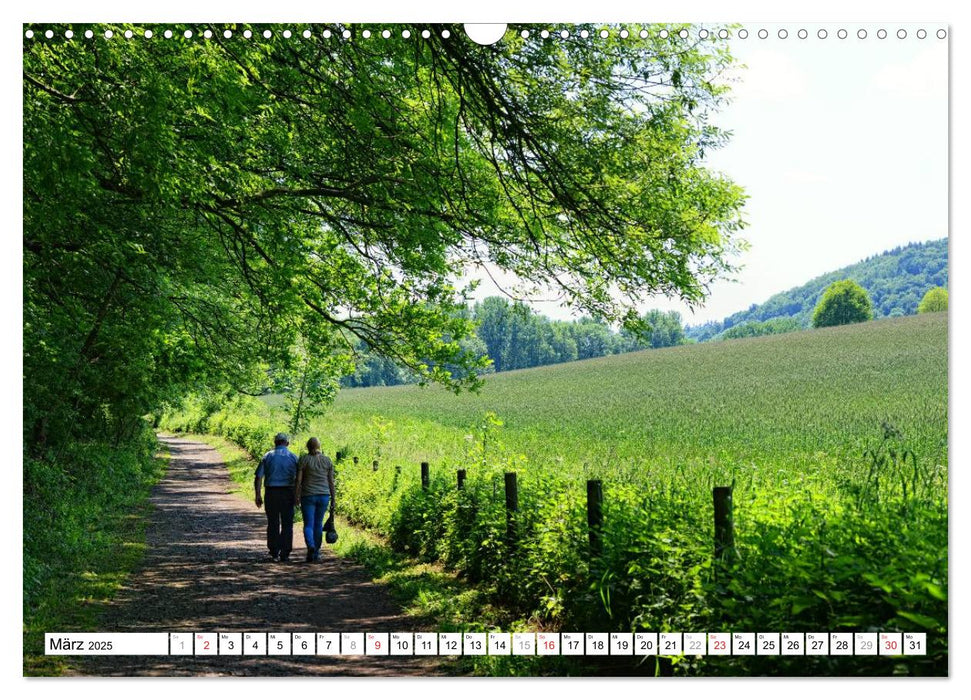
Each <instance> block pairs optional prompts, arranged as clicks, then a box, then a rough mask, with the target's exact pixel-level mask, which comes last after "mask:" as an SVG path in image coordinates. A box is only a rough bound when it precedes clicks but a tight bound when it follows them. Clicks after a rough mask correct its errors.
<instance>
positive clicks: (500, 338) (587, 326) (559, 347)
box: [277, 297, 687, 389]
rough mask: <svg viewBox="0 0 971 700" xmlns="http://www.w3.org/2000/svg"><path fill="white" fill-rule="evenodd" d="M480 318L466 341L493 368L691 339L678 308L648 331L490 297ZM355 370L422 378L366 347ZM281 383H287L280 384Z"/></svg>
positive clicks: (381, 381)
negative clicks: (556, 316) (549, 313)
mask: <svg viewBox="0 0 971 700" xmlns="http://www.w3.org/2000/svg"><path fill="white" fill-rule="evenodd" d="M465 315H466V316H467V317H468V318H469V319H471V320H472V321H473V322H474V323H475V324H476V334H475V336H474V337H472V338H468V339H466V340H465V341H463V348H464V349H465V350H466V351H467V352H471V353H476V354H478V355H487V356H488V357H489V358H490V359H491V360H492V365H491V367H490V368H489V370H488V371H492V372H506V371H508V370H513V369H525V368H527V367H539V366H542V365H553V364H559V363H561V362H572V361H574V360H587V359H590V358H593V357H604V356H606V355H617V354H620V353H624V352H632V351H635V350H646V349H650V348H665V347H671V346H673V345H682V344H684V343H685V342H687V340H686V337H685V332H684V326H683V325H682V323H681V315H680V314H679V313H678V312H676V311H659V310H656V309H654V310H651V311H648V312H647V313H645V314H644V315H643V316H641V320H642V321H643V325H644V329H645V330H644V331H643V332H642V333H640V334H637V333H635V332H632V331H628V330H626V329H621V330H620V331H615V330H614V329H612V328H611V327H610V326H609V325H607V324H606V323H603V322H600V321H596V320H594V319H592V318H588V317H587V318H581V319H577V320H573V321H554V320H551V319H549V318H547V317H546V316H543V315H541V314H538V313H536V312H535V311H533V310H532V309H531V308H530V307H529V306H528V305H526V304H524V303H523V302H520V301H514V302H511V301H509V300H508V299H506V298H505V297H488V298H486V299H484V300H482V301H481V302H478V303H476V304H475V305H473V306H472V307H469V308H467V309H466V311H465ZM362 350H363V352H362V355H361V359H360V360H359V361H358V363H357V366H356V369H355V371H354V373H353V374H351V375H348V376H346V377H344V378H343V380H342V382H341V383H342V384H343V386H345V387H368V386H394V385H397V384H408V383H411V382H414V381H416V380H417V378H416V377H415V376H414V375H413V374H412V373H411V372H409V371H408V370H406V369H404V368H402V367H400V366H399V365H397V364H396V363H395V362H393V361H392V360H389V359H388V358H386V357H381V356H379V355H376V354H374V353H370V352H367V350H366V348H362ZM277 388H278V389H282V388H283V387H277Z"/></svg>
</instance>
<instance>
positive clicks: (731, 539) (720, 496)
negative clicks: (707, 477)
mask: <svg viewBox="0 0 971 700" xmlns="http://www.w3.org/2000/svg"><path fill="white" fill-rule="evenodd" d="M712 497H713V500H714V503H715V559H721V560H726V559H729V558H731V557H732V556H733V555H734V551H735V521H734V519H733V517H732V487H731V486H716V487H715V488H714V489H713V491H712Z"/></svg>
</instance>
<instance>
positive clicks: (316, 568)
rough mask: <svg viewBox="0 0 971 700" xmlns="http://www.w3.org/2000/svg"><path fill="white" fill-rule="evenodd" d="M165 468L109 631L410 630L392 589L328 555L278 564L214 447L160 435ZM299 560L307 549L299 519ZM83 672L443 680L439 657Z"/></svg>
mask: <svg viewBox="0 0 971 700" xmlns="http://www.w3.org/2000/svg"><path fill="white" fill-rule="evenodd" d="M161 440H162V442H163V443H165V444H166V445H167V446H168V448H169V450H170V451H171V455H172V456H171V460H170V466H169V471H168V473H167V475H166V476H165V478H164V479H163V480H162V481H161V482H159V484H158V485H157V486H156V487H155V489H154V491H153V494H152V504H153V506H154V510H153V512H152V515H151V517H150V520H149V523H148V530H147V533H146V540H147V544H148V552H147V554H146V557H145V559H144V561H143V562H142V566H141V569H140V570H139V571H137V572H135V573H134V574H133V575H132V577H131V580H130V582H129V584H128V586H127V587H126V588H125V589H123V590H122V591H120V592H119V594H118V596H117V597H116V598H115V600H114V601H113V603H112V604H111V605H110V606H109V609H108V611H107V612H106V615H105V618H104V621H103V623H102V625H101V630H100V631H104V632H135V631H138V632H180V631H186V632H189V631H193V632H273V631H280V632H287V631H289V632H373V631H378V632H392V631H396V632H409V631H421V630H420V629H416V626H415V623H414V621H412V620H411V619H410V618H408V617H406V616H404V615H403V614H402V613H401V611H400V610H399V609H398V608H397V606H396V605H395V603H394V602H393V601H392V599H391V598H390V596H389V594H388V592H387V590H385V589H384V588H383V587H381V586H379V585H377V584H375V583H373V582H371V580H370V579H369V577H368V576H367V574H366V572H365V571H364V570H363V569H362V568H361V567H360V566H357V565H355V564H353V563H352V562H350V561H349V560H347V559H338V558H337V557H335V556H334V554H333V553H332V552H331V551H327V552H326V553H325V552H322V554H323V555H324V556H323V561H321V562H319V563H317V564H314V565H308V564H304V563H303V562H293V561H291V562H290V563H274V562H271V561H270V560H269V558H268V556H267V555H268V553H267V551H266V544H265V537H266V535H265V533H266V518H265V516H264V514H263V511H261V510H257V509H256V507H255V506H254V505H253V503H252V502H250V501H246V500H243V499H242V498H241V497H239V496H237V495H234V494H232V493H231V488H232V485H231V482H230V480H229V476H228V473H227V471H226V468H225V466H224V465H223V463H222V461H221V459H220V456H219V453H218V452H217V451H216V450H214V449H212V448H211V447H209V446H207V445H203V444H200V443H196V442H191V441H189V440H184V439H181V438H178V437H162V438H161ZM293 552H294V556H295V558H297V559H301V558H302V557H299V554H300V553H301V552H303V553H306V547H305V546H304V544H303V535H302V531H301V530H300V528H299V526H297V527H295V528H294V547H293ZM78 665H79V671H80V673H81V674H83V675H122V676H130V675H174V676H175V675H193V676H196V675H234V676H235V675H261V676H262V675H366V676H400V675H437V674H441V673H444V670H443V669H442V665H441V662H440V661H439V660H438V659H436V658H434V657H431V658H429V657H410V658H409V657H375V656H369V657H307V656H302V657H259V658H254V657H238V656H224V657H218V656H217V657H205V656H204V657H179V656H169V657H88V658H86V659H79V664H78Z"/></svg>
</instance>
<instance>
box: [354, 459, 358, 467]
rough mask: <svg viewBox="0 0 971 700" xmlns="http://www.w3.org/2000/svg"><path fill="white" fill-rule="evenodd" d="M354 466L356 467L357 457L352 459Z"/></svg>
mask: <svg viewBox="0 0 971 700" xmlns="http://www.w3.org/2000/svg"><path fill="white" fill-rule="evenodd" d="M354 466H355V467H356V466H357V457H354Z"/></svg>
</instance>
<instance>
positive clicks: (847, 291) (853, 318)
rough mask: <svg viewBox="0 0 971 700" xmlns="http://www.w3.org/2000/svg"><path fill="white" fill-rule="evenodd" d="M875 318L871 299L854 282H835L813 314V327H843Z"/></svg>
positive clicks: (824, 293) (824, 294) (828, 288)
mask: <svg viewBox="0 0 971 700" xmlns="http://www.w3.org/2000/svg"><path fill="white" fill-rule="evenodd" d="M871 318H873V307H872V305H871V304H870V297H869V295H868V294H867V293H866V290H864V289H863V287H861V286H860V285H858V284H857V283H856V282H854V281H853V280H840V281H839V282H833V283H832V284H831V285H829V287H827V288H826V291H825V292H823V296H822V298H821V299H820V300H819V304H817V305H816V310H815V311H814V312H813V327H814V328H823V327H826V326H843V325H846V324H848V323H860V322H861V321H869V320H870V319H871Z"/></svg>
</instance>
